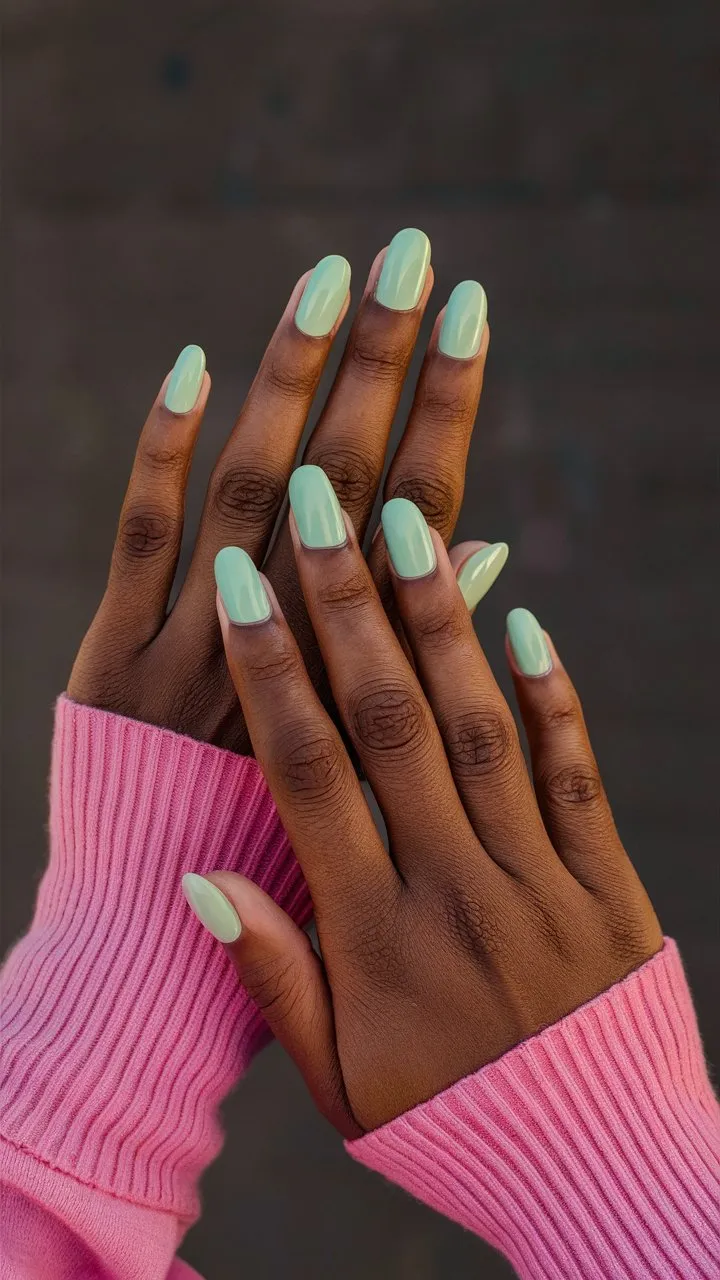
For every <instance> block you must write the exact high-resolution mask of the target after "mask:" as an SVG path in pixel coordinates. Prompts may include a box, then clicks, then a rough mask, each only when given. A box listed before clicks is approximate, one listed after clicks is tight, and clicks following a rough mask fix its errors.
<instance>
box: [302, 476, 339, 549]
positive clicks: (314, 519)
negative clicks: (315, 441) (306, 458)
mask: <svg viewBox="0 0 720 1280" xmlns="http://www.w3.org/2000/svg"><path fill="white" fill-rule="evenodd" d="M290 506H291V507H292V513H293V515H294V517H295V523H296V524H297V527H298V533H299V534H300V541H301V542H302V544H303V546H304V547H308V548H309V549H310V550H311V551H312V550H314V549H315V548H318V547H343V546H344V545H345V543H346V542H347V530H346V528H345V521H344V520H343V516H342V511H341V510H340V503H339V502H338V500H337V497H336V496H335V490H334V489H333V487H332V485H331V483H330V481H329V480H328V478H327V476H326V475H325V472H324V471H321V469H320V467H313V466H306V467H298V468H297V470H296V471H293V473H292V475H291V477H290Z"/></svg>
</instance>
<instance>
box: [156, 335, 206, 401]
mask: <svg viewBox="0 0 720 1280" xmlns="http://www.w3.org/2000/svg"><path fill="white" fill-rule="evenodd" d="M204 377H205V352H204V351H203V349H202V347H196V346H195V345H194V344H193V343H191V344H190V346H189V347H183V349H182V351H181V352H180V355H179V356H178V358H177V360H176V361H175V367H174V368H173V371H172V373H171V374H170V381H169V382H168V384H167V390H166V392H165V408H166V409H169V410H170V412H171V413H189V412H190V410H191V409H194V407H195V402H196V400H197V398H198V396H199V395H200V388H201V386H202V384H203V378H204Z"/></svg>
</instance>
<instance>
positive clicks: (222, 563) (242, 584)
mask: <svg viewBox="0 0 720 1280" xmlns="http://www.w3.org/2000/svg"><path fill="white" fill-rule="evenodd" d="M215 582H216V584H217V589H218V591H219V592H220V595H221V597H222V602H223V604H224V605H225V609H226V610H227V616H228V618H229V619H230V621H231V622H235V623H237V624H238V625H239V626H241V627H246V626H248V625H249V624H250V623H252V622H265V621H267V619H268V618H269V617H270V614H271V613H272V609H271V607H270V601H269V600H268V597H267V592H266V590H265V588H264V586H263V584H262V579H261V577H260V574H259V573H258V571H257V569H256V568H255V565H254V564H253V562H252V560H251V559H250V557H249V555H248V553H247V551H243V550H242V548H241V547H223V548H222V551H218V553H217V555H216V557H215Z"/></svg>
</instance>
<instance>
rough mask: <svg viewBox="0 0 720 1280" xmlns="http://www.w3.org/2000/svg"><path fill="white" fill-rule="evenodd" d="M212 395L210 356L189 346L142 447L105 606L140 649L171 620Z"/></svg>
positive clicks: (103, 611) (127, 497)
mask: <svg viewBox="0 0 720 1280" xmlns="http://www.w3.org/2000/svg"><path fill="white" fill-rule="evenodd" d="M209 394H210V378H209V376H208V374H207V373H206V372H205V354H204V352H203V351H202V350H201V348H200V347H196V346H189V347H185V348H184V350H183V351H181V352H180V355H179V356H178V358H177V360H176V362H175V366H174V368H173V370H172V373H170V374H169V375H168V377H167V378H166V379H165V382H164V383H163V385H162V387H161V389H160V392H159V394H158V397H157V399H156V401H155V403H154V405H153V407H152V409H151V410H150V413H149V415H148V418H147V421H146V423H145V426H144V427H143V429H142V432H141V435H140V440H139V442H138V447H137V451H136V454H135V461H134V463H133V469H132V473H131V475H130V482H129V484H128V488H127V492H126V494H125V500H124V502H123V505H122V510H121V512H120V522H119V525H118V531H117V536H116V539H115V546H114V548H113V554H112V561H111V566H110V576H109V580H108V585H107V591H106V593H105V598H104V600H103V604H102V606H101V614H102V615H103V616H104V617H105V618H106V619H107V620H108V621H110V620H111V621H112V625H113V627H114V629H115V631H116V633H117V630H118V629H119V628H121V627H122V626H123V625H126V626H127V627H129V628H130V629H131V630H132V634H133V639H134V640H136V641H137V643H138V645H143V644H146V643H148V642H149V641H150V640H152V639H153V637H154V636H155V635H156V634H157V632H158V631H159V630H160V628H161V627H162V625H163V623H164V621H165V616H166V613H167V605H168V597H169V595H170V590H171V587H172V583H173V578H174V577H175V569H176V566H177V558H178V555H179V552H180V543H181V541H182V529H183V518H184V511H185V490H186V487H187V478H188V472H189V469H190V462H191V459H192V454H193V450H194V448H195V441H196V439H197V435H198V431H199V428H200V423H201V422H202V418H203V414H204V412H205V405H206V403H207V399H208V396H209ZM108 615H109V616H108Z"/></svg>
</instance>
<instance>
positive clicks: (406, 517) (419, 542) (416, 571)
mask: <svg viewBox="0 0 720 1280" xmlns="http://www.w3.org/2000/svg"><path fill="white" fill-rule="evenodd" d="M382 527H383V533H384V534H385V545H386V546H387V549H388V553H389V555H390V559H391V561H392V566H393V569H394V570H395V572H396V574H397V575H398V577H399V578H424V577H426V576H427V574H428V573H432V571H433V569H434V568H435V565H436V564H437V558H436V556H435V548H434V546H433V541H432V538H431V537H430V530H429V529H428V527H427V524H426V522H425V517H424V515H423V513H422V511H421V510H420V508H419V507H416V506H415V503H414V502H409V501H408V499H407V498H391V500H390V502H386V503H385V506H384V507H383V509H382Z"/></svg>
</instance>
